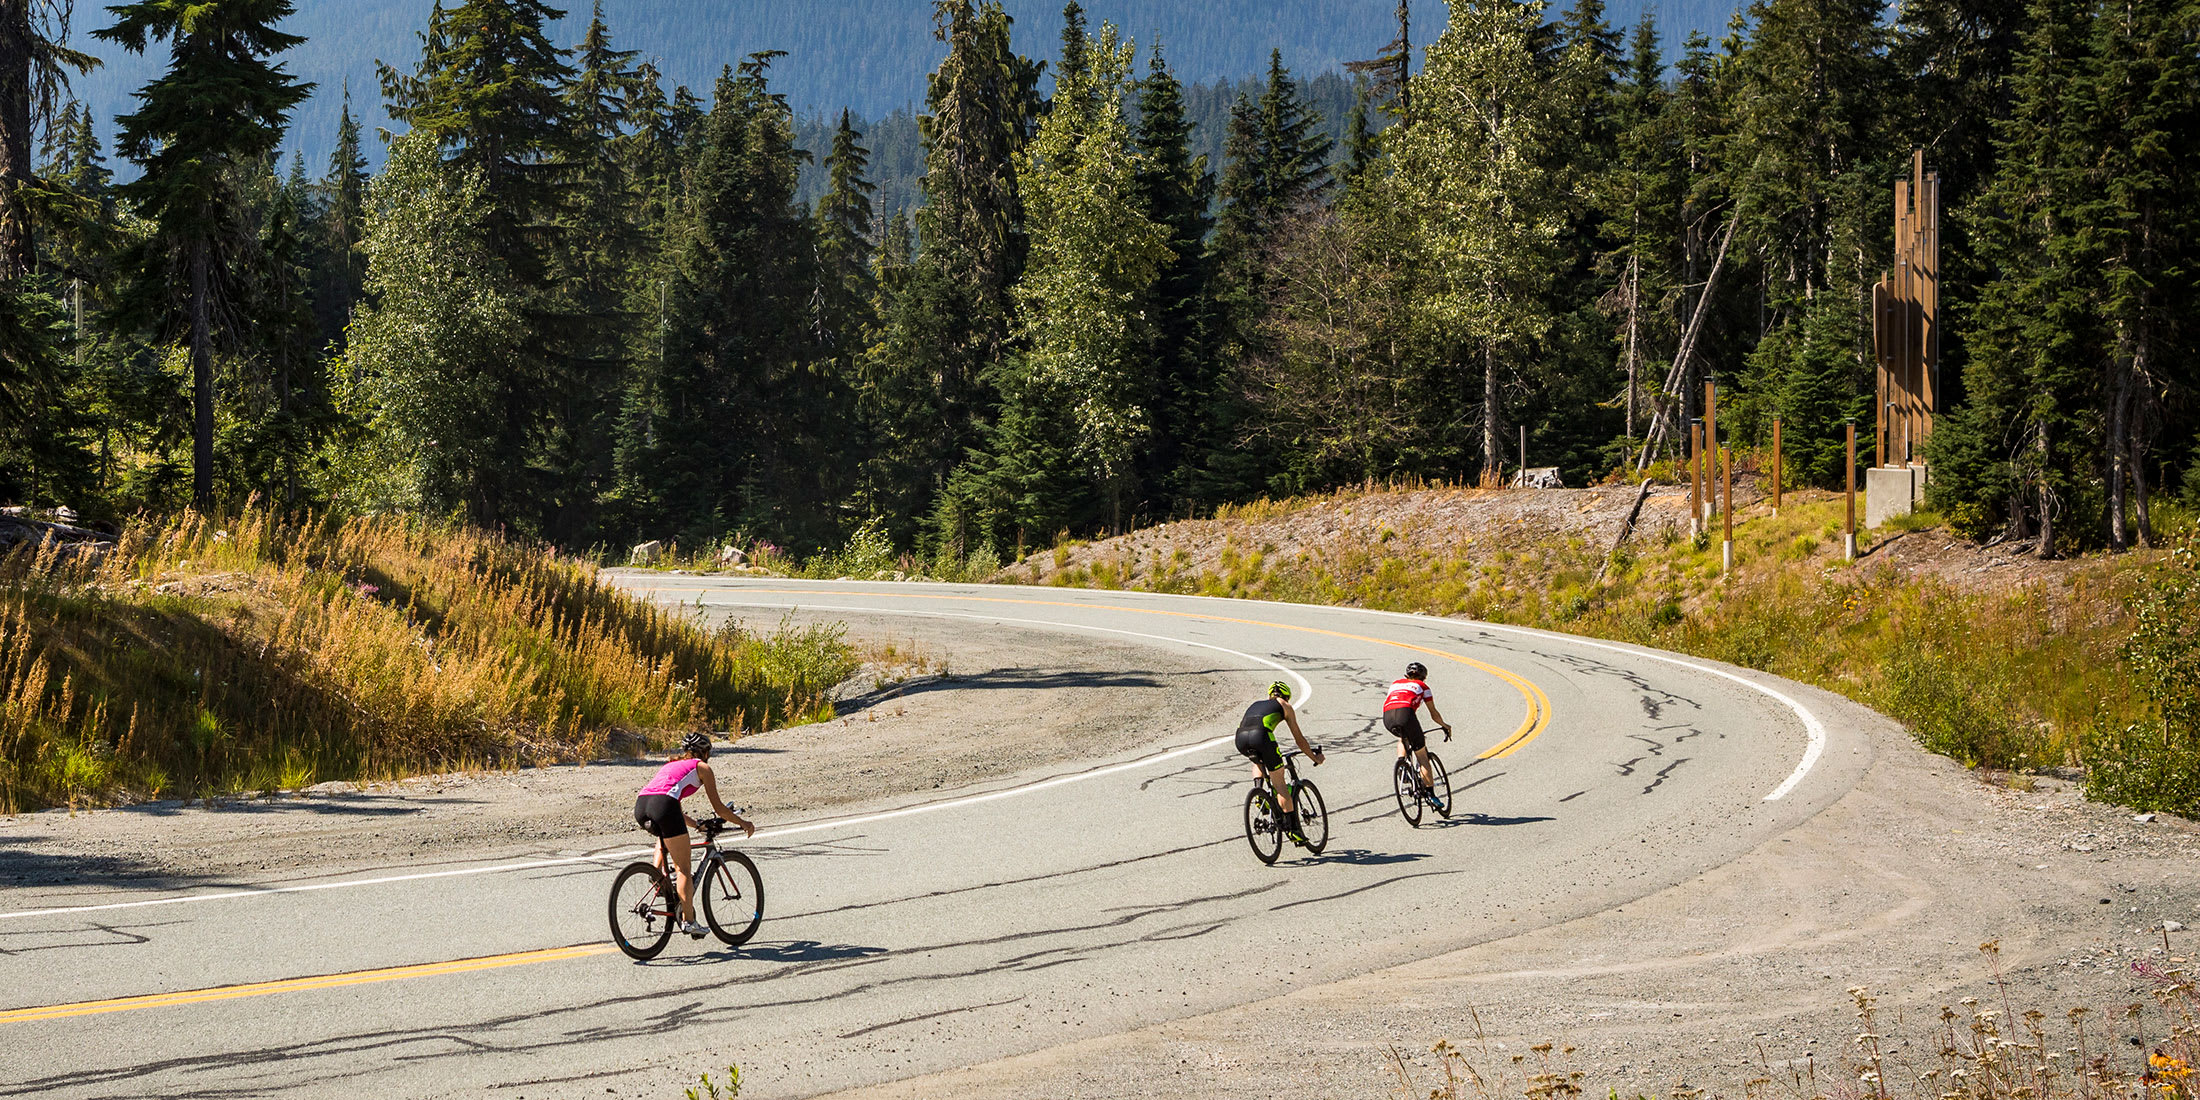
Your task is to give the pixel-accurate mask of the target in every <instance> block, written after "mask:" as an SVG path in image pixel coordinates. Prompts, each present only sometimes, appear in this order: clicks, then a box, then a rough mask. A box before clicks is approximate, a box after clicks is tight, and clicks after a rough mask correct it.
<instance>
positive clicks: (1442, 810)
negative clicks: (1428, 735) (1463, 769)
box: [1428, 752, 1451, 820]
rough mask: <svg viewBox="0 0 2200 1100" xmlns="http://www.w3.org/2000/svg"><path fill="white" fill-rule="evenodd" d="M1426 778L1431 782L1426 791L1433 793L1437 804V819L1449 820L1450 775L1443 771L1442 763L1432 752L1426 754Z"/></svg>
mask: <svg viewBox="0 0 2200 1100" xmlns="http://www.w3.org/2000/svg"><path fill="white" fill-rule="evenodd" d="M1428 777H1429V779H1430V780H1431V782H1430V783H1429V785H1428V789H1429V790H1431V791H1433V792H1435V794H1436V801H1437V802H1438V803H1439V805H1438V806H1437V807H1436V814H1437V816H1438V817H1442V818H1444V819H1446V820H1449V819H1450V818H1451V773H1449V772H1446V771H1445V770H1444V762H1443V761H1442V760H1439V759H1437V758H1436V754H1435V753H1433V752H1432V753H1430V754H1428Z"/></svg>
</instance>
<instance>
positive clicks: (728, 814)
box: [695, 764, 756, 836]
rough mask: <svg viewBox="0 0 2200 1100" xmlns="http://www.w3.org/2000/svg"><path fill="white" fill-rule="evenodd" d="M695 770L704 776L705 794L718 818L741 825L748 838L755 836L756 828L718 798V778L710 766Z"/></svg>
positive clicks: (696, 767)
mask: <svg viewBox="0 0 2200 1100" xmlns="http://www.w3.org/2000/svg"><path fill="white" fill-rule="evenodd" d="M695 770H696V771H698V772H701V773H702V775H703V793H704V794H706V795H709V796H710V808H711V809H712V810H713V811H714V812H716V813H717V814H718V816H720V817H722V818H725V819H726V820H728V821H731V822H733V823H734V824H736V825H739V826H740V827H741V831H742V833H744V834H746V835H748V836H755V835H756V826H755V825H753V824H750V823H749V819H748V818H745V817H742V816H741V815H740V814H737V813H734V812H733V811H732V810H729V809H727V808H726V803H725V800H724V799H722V798H719V797H718V777H717V776H716V775H713V774H711V770H710V765H709V764H697V765H695Z"/></svg>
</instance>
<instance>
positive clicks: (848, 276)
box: [817, 110, 878, 366]
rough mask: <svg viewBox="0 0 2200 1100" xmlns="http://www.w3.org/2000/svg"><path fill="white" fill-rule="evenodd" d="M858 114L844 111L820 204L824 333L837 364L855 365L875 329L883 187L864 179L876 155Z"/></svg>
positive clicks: (821, 323)
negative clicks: (875, 200) (878, 206)
mask: <svg viewBox="0 0 2200 1100" xmlns="http://www.w3.org/2000/svg"><path fill="white" fill-rule="evenodd" d="M862 140H863V135H862V133H860V132H859V131H857V129H856V127H855V113H854V112H852V111H846V110H843V111H842V112H840V129H839V130H837V131H835V132H834V134H833V149H832V152H830V153H828V154H826V156H825V174H826V177H827V178H828V179H829V180H830V181H831V182H830V183H829V184H828V185H827V188H826V191H825V194H824V195H823V196H822V197H820V198H819V199H818V200H817V255H818V280H819V281H818V285H819V288H820V291H821V293H820V294H819V315H818V323H817V327H818V331H819V332H820V333H821V334H823V336H824V339H825V341H826V344H827V346H828V347H830V348H831V349H832V353H833V355H834V356H835V358H836V359H839V360H841V361H842V362H843V363H844V364H849V365H851V366H852V364H853V361H854V358H855V356H856V354H857V353H858V352H860V351H861V350H862V348H863V345H864V343H865V341H866V339H867V337H868V335H869V330H870V327H871V309H872V307H873V304H874V302H875V301H876V298H877V286H876V284H875V278H876V276H875V272H874V270H873V268H872V251H873V249H872V244H871V241H872V216H873V211H872V209H871V195H872V193H873V192H875V191H877V190H878V185H877V184H875V183H872V182H871V181H870V180H869V179H868V178H866V177H865V176H864V170H865V168H867V167H868V166H869V164H870V157H871V151H870V150H868V149H865V148H864V147H863V146H862V144H861V142H862Z"/></svg>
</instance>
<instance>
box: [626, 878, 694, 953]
mask: <svg viewBox="0 0 2200 1100" xmlns="http://www.w3.org/2000/svg"><path fill="white" fill-rule="evenodd" d="M679 919H680V895H679V894H677V893H675V892H674V891H673V889H672V883H671V882H669V881H667V880H666V879H665V876H664V875H663V874H662V873H661V872H659V871H658V870H657V868H656V867H655V866H654V865H652V864H648V863H629V864H627V865H626V866H625V867H624V868H622V869H621V870H620V871H619V877H617V878H615V879H612V880H611V941H612V942H613V943H616V944H618V945H619V950H621V951H624V952H626V953H627V955H628V956H630V957H632V958H637V959H654V958H656V957H657V952H659V951H662V950H664V949H665V941H667V940H669V939H671V938H672V926H673V925H674V924H677V923H679Z"/></svg>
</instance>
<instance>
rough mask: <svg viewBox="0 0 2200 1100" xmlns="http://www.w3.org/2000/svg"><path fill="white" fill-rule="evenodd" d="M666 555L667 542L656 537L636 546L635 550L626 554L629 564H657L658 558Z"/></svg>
mask: <svg viewBox="0 0 2200 1100" xmlns="http://www.w3.org/2000/svg"><path fill="white" fill-rule="evenodd" d="M664 555H665V544H664V543H661V542H658V541H657V540H656V539H651V540H649V541H648V542H645V543H642V544H641V545H639V546H636V547H635V548H634V550H633V552H631V553H629V554H628V555H627V556H626V563H627V564H628V565H655V564H657V559H658V558H661V557H664Z"/></svg>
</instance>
